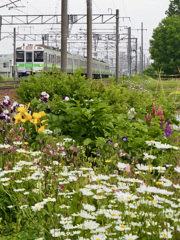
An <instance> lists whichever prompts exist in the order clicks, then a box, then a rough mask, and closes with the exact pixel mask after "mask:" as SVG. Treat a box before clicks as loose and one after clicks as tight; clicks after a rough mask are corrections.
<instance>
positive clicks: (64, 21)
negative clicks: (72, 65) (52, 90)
mask: <svg viewBox="0 0 180 240" xmlns="http://www.w3.org/2000/svg"><path fill="white" fill-rule="evenodd" d="M67 2H68V0H61V72H64V73H67V36H68V17H67V5H68V4H67Z"/></svg>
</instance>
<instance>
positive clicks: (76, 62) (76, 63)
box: [74, 59, 78, 67]
mask: <svg viewBox="0 0 180 240" xmlns="http://www.w3.org/2000/svg"><path fill="white" fill-rule="evenodd" d="M74 66H75V67H78V60H77V59H75V60H74Z"/></svg>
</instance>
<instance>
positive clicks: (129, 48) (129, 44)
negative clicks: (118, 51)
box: [128, 27, 131, 78]
mask: <svg viewBox="0 0 180 240" xmlns="http://www.w3.org/2000/svg"><path fill="white" fill-rule="evenodd" d="M128 72H129V78H130V76H131V27H129V28H128Z"/></svg>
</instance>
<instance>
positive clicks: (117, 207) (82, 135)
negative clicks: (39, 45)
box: [0, 75, 180, 240]
mask: <svg viewBox="0 0 180 240" xmlns="http://www.w3.org/2000/svg"><path fill="white" fill-rule="evenodd" d="M51 77H52V75H51ZM61 77H62V78H61V88H60V90H59V91H58V93H56V92H55V90H54V89H52V88H51V91H49V92H48V91H47V90H46V89H45V90H44V89H43V82H42V83H41V85H42V89H39V95H37V96H36V97H35V96H33V92H34V95H36V94H38V93H37V92H35V90H34V91H33V86H32V84H33V81H39V78H38V77H36V79H35V77H34V79H31V80H29V82H26V83H25V82H22V85H20V87H19V89H18V94H19V99H20V100H21V102H22V104H18V103H17V102H14V103H13V102H12V103H11V99H9V97H8V96H5V98H4V100H3V101H2V103H1V107H0V119H1V120H0V127H1V129H0V131H1V135H0V239H2V240H16V239H17V240H18V239H22V240H29V239H30V240H31V239H32V240H42V239H43V240H45V239H46V240H51V239H77V240H87V239H92V240H104V239H108V240H111V239H112V240H116V239H122V240H135V239H138V240H159V239H173V240H178V239H180V211H179V208H180V161H179V160H180V158H179V157H180V146H179V128H178V126H179V121H177V119H176V117H175V111H174V109H173V102H172V104H170V101H169V100H168V98H167V96H164V94H161V93H160V94H155V93H153V92H150V91H149V90H146V84H148V83H147V82H148V81H146V82H141V83H139V82H138V83H137V82H134V81H130V80H127V81H126V82H121V83H120V84H119V86H118V87H117V86H114V85H113V83H111V84H110V85H109V86H108V87H107V86H104V85H103V84H102V83H100V84H96V83H95V82H91V83H90V82H87V81H84V79H81V78H82V77H80V76H78V75H76V76H75V77H76V78H77V79H74V78H75V77H74V78H73V79H71V80H72V81H74V82H73V84H74V86H71V87H69V88H68V87H67V82H65V81H68V80H69V79H66V77H64V76H61ZM54 78H55V76H54ZM40 79H41V80H42V79H44V78H43V76H41V77H40ZM63 79H64V80H63ZM30 81H31V82H30ZM44 81H46V80H44ZM52 81H54V79H53V80H52ZM58 81H59V78H58ZM63 81H64V82H63ZM79 81H81V82H80V83H79ZM149 81H150V80H149ZM65 83H66V85H65ZM25 84H27V89H28V84H31V87H32V96H31V99H28V101H27V96H25V98H24V101H23V94H24V93H23V92H24V86H25ZM49 84H51V86H52V85H53V84H52V82H51V83H49ZM58 84H59V83H58ZM63 84H64V85H63ZM71 84H72V82H71ZM83 84H84V85H83ZM36 86H37V84H36ZM56 88H57V87H56ZM21 89H22V92H21ZM29 100H30V101H29Z"/></svg>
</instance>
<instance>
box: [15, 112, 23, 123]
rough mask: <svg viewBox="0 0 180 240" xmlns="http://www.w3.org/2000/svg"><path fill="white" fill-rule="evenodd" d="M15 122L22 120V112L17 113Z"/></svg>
mask: <svg viewBox="0 0 180 240" xmlns="http://www.w3.org/2000/svg"><path fill="white" fill-rule="evenodd" d="M14 119H15V122H14V124H17V123H20V122H22V116H21V114H20V113H18V114H17V115H15V116H14Z"/></svg>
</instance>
